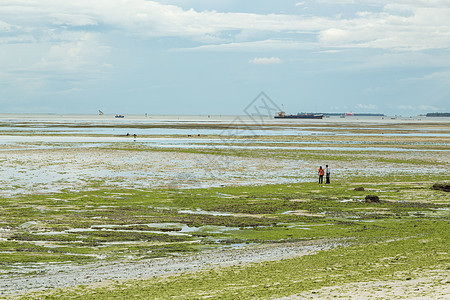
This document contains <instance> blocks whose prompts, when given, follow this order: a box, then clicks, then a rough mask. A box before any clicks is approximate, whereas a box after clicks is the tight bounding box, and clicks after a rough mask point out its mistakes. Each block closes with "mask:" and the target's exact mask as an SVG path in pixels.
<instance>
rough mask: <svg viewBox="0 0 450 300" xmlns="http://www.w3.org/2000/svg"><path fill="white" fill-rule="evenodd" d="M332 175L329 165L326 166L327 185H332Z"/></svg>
mask: <svg viewBox="0 0 450 300" xmlns="http://www.w3.org/2000/svg"><path fill="white" fill-rule="evenodd" d="M330 175H331V170H330V167H328V165H326V167H325V176H326V181H325V183H330Z"/></svg>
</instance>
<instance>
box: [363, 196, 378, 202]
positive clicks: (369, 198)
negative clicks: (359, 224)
mask: <svg viewBox="0 0 450 300" xmlns="http://www.w3.org/2000/svg"><path fill="white" fill-rule="evenodd" d="M366 203H380V198H378V196H376V195H367V196H366Z"/></svg>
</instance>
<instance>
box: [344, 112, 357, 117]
mask: <svg viewBox="0 0 450 300" xmlns="http://www.w3.org/2000/svg"><path fill="white" fill-rule="evenodd" d="M345 115H346V116H347V117H353V116H354V115H355V114H354V113H352V112H349V113H346V114H345Z"/></svg>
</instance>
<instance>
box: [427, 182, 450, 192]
mask: <svg viewBox="0 0 450 300" xmlns="http://www.w3.org/2000/svg"><path fill="white" fill-rule="evenodd" d="M431 189H433V190H439V191H444V192H450V184H449V183H435V184H433V186H432V187H431Z"/></svg>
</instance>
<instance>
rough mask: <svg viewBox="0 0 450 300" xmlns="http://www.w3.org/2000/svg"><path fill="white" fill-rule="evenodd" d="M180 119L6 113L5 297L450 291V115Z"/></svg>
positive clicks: (2, 147) (1, 171) (424, 294)
mask: <svg viewBox="0 0 450 300" xmlns="http://www.w3.org/2000/svg"><path fill="white" fill-rule="evenodd" d="M170 118H172V119H173V117H170ZM170 118H169V117H167V118H163V117H160V118H149V117H146V118H144V117H134V118H130V119H129V120H126V119H125V120H115V119H114V117H113V116H91V117H88V116H83V117H73V116H64V117H57V116H51V117H46V116H33V118H32V119H30V118H28V119H27V118H26V117H24V116H7V117H5V116H4V115H2V118H0V128H1V130H0V161H1V162H2V163H1V165H0V182H1V187H0V212H1V214H0V295H1V297H2V298H12V299H13V298H14V299H36V298H39V299H56V298H58V299H60V298H63V299H124V298H139V299H146V298H148V299H154V298H158V299H167V298H177V299H195V298H196V299H200V298H213V299H236V298H242V299H283V298H285V299H305V298H306V299H308V298H321V297H322V298H323V297H343V298H352V297H362V298H364V297H371V296H373V297H380V298H417V299H419V298H434V299H445V298H447V297H448V296H449V295H450V288H449V286H450V278H449V275H448V274H449V270H450V265H449V255H448V249H449V248H450V247H449V246H450V245H449V241H450V230H449V229H450V226H449V221H450V220H449V216H450V213H449V209H450V197H449V194H448V192H446V191H443V190H436V189H432V186H433V184H434V183H444V184H449V183H450V182H449V176H448V174H449V171H450V120H448V119H441V118H437V119H434V118H418V119H413V118H404V119H401V118H396V119H390V118H389V119H384V118H377V119H370V118H366V119H364V118H346V119H344V120H342V119H339V118H330V119H323V120H303V121H294V122H288V121H286V120H282V121H281V122H278V120H272V119H267V120H265V121H264V123H251V120H250V121H248V120H243V119H242V118H239V120H240V123H238V122H234V120H235V119H230V118H228V119H227V118H225V117H214V116H212V117H209V118H206V117H192V118H191V119H183V118H178V119H176V120H175V121H174V120H171V119H170ZM229 119H230V120H229ZM135 133H138V134H137V136H136V137H134V134H135ZM325 164H328V165H330V166H331V170H332V175H331V184H329V185H326V184H320V185H319V184H318V183H317V169H318V166H319V165H322V166H325ZM368 195H376V196H378V197H379V199H380V201H379V202H371V203H368V202H366V200H365V197H366V196H368ZM356 287H358V288H356ZM362 287H364V288H362Z"/></svg>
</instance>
